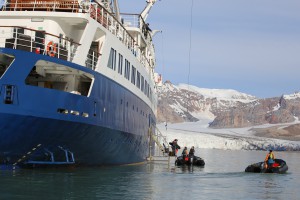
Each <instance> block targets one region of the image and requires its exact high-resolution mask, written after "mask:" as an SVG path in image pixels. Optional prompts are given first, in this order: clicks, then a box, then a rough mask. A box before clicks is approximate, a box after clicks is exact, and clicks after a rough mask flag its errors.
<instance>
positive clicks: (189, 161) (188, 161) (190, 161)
mask: <svg viewBox="0 0 300 200" xmlns="http://www.w3.org/2000/svg"><path fill="white" fill-rule="evenodd" d="M175 165H177V166H182V165H194V166H200V167H203V166H204V165H205V162H204V160H203V159H202V158H200V157H198V156H193V157H192V158H190V157H187V158H183V156H179V157H177V159H176V161H175Z"/></svg>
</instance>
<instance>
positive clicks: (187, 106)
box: [186, 0, 194, 113]
mask: <svg viewBox="0 0 300 200" xmlns="http://www.w3.org/2000/svg"><path fill="white" fill-rule="evenodd" d="M193 6H194V0H192V4H191V19H190V20H191V24H190V46H189V70H188V91H189V89H190V73H191V49H192V28H193ZM187 95H188V99H187V103H186V112H187V113H188V111H189V104H188V102H189V101H190V96H189V94H187Z"/></svg>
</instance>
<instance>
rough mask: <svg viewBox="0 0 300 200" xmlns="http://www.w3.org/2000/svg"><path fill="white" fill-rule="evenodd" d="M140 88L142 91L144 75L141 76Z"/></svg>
mask: <svg viewBox="0 0 300 200" xmlns="http://www.w3.org/2000/svg"><path fill="white" fill-rule="evenodd" d="M141 90H142V91H144V77H143V76H141Z"/></svg>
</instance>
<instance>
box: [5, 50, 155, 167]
mask: <svg viewBox="0 0 300 200" xmlns="http://www.w3.org/2000/svg"><path fill="white" fill-rule="evenodd" d="M0 53H5V54H10V55H14V56H15V61H14V62H13V63H12V65H11V66H10V67H9V69H8V70H7V71H6V72H5V73H4V74H3V76H2V77H1V78H0V87H1V88H0V92H1V93H0V159H1V161H2V163H8V164H16V163H20V164H21V163H23V162H26V161H28V160H32V159H39V160H43V159H47V158H46V157H45V154H46V151H50V152H53V153H54V155H56V158H57V159H63V157H64V156H63V155H61V154H62V151H61V150H60V149H59V148H58V147H62V148H63V149H68V150H69V151H71V152H73V154H74V158H75V163H76V164H77V165H112V164H130V163H137V162H142V161H145V159H146V157H147V156H148V154H149V140H150V139H149V128H150V126H151V125H155V122H156V119H155V115H154V113H153V112H152V110H151V108H150V107H149V106H148V105H147V104H146V103H145V102H143V101H142V100H141V99H140V98H139V97H137V96H136V95H134V94H133V93H132V92H130V91H129V90H128V89H126V88H124V87H123V86H121V85H119V84H117V83H116V82H114V81H113V80H111V79H109V78H107V77H105V76H103V75H101V74H100V73H97V72H95V71H93V70H91V69H88V68H85V67H82V66H79V65H76V64H74V63H70V62H67V61H64V60H60V59H57V58H52V57H49V56H44V55H38V54H33V53H30V52H24V51H19V50H13V49H5V48H2V49H1V48H0ZM40 59H42V60H46V61H49V62H55V63H58V64H62V65H65V66H68V67H71V68H74V69H78V70H82V71H84V72H88V73H90V74H93V76H94V78H95V79H94V83H93V88H92V90H91V92H90V95H89V97H87V96H82V95H74V94H71V93H67V92H63V91H58V90H52V89H47V88H40V87H34V86H30V85H26V84H25V81H24V80H25V79H26V76H27V75H28V74H29V73H30V71H31V70H32V66H33V65H34V64H35V63H36V62H37V61H38V60H40ZM7 85H10V86H12V88H13V96H12V103H10V104H7V103H5V98H6V97H5V87H6V86H7ZM62 108H63V109H66V110H76V111H80V112H84V113H88V117H82V116H81V115H72V114H62V113H60V112H57V111H58V109H62Z"/></svg>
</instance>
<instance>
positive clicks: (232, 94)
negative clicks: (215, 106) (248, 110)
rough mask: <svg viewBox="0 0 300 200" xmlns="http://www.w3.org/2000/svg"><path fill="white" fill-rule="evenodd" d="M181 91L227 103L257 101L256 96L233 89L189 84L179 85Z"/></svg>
mask: <svg viewBox="0 0 300 200" xmlns="http://www.w3.org/2000/svg"><path fill="white" fill-rule="evenodd" d="M178 88H179V89H185V90H189V91H192V92H195V93H199V94H201V95H203V96H204V97H205V98H208V99H214V98H216V99H218V100H225V101H240V102H243V103H250V102H252V101H256V100H257V98H256V97H255V96H252V95H249V94H245V93H241V92H238V91H236V90H232V89H207V88H199V87H196V86H192V85H187V84H183V83H181V84H179V85H178Z"/></svg>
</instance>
